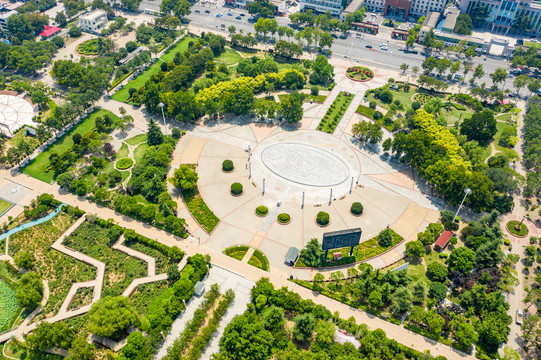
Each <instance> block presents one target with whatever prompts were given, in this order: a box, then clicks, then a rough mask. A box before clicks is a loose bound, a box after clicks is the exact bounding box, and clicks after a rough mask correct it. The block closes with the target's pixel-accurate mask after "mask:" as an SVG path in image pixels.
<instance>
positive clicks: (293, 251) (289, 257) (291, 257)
mask: <svg viewBox="0 0 541 360" xmlns="http://www.w3.org/2000/svg"><path fill="white" fill-rule="evenodd" d="M298 256H299V249H297V248H296V247H294V246H292V247H290V248H289V249H288V250H287V253H286V261H287V262H295V261H296V260H297V257H298Z"/></svg>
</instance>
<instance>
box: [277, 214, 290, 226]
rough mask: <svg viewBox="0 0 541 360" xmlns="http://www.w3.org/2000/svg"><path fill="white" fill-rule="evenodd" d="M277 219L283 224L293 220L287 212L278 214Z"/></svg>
mask: <svg viewBox="0 0 541 360" xmlns="http://www.w3.org/2000/svg"><path fill="white" fill-rule="evenodd" d="M277 219H278V222H279V223H281V224H287V223H288V222H289V221H291V217H290V216H289V214H286V213H281V214H278V218H277Z"/></svg>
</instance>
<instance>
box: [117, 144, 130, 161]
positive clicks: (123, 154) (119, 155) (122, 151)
mask: <svg viewBox="0 0 541 360" xmlns="http://www.w3.org/2000/svg"><path fill="white" fill-rule="evenodd" d="M128 140H129V139H128ZM129 154H130V151H129V150H128V145H126V144H122V145H121V146H120V149H118V151H117V152H116V157H117V158H118V159H120V158H123V157H126V156H128V155H129Z"/></svg>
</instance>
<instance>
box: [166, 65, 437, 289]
mask: <svg viewBox="0 0 541 360" xmlns="http://www.w3.org/2000/svg"><path fill="white" fill-rule="evenodd" d="M335 66H336V65H335ZM346 69H347V63H341V62H339V63H338V64H337V66H336V69H335V72H336V74H337V75H336V76H337V78H338V79H337V80H338V83H337V86H336V87H335V88H334V89H333V90H332V91H331V92H330V94H329V95H328V97H327V99H326V101H325V102H324V104H319V105H316V106H314V105H313V104H305V109H306V110H307V111H306V112H305V116H304V118H303V119H302V121H301V122H300V123H299V124H294V125H289V124H281V125H276V124H272V123H253V122H250V121H243V120H242V119H236V120H235V121H234V122H232V121H230V120H226V121H223V122H220V121H215V120H212V121H207V122H206V123H205V124H201V125H199V126H197V127H194V128H192V129H190V130H189V131H188V134H187V135H186V136H184V137H183V138H182V139H181V141H180V142H179V145H178V146H177V148H176V150H175V155H174V159H173V162H172V168H173V169H175V168H177V167H178V166H179V165H180V164H196V165H197V172H198V175H199V181H198V187H199V191H200V193H201V196H202V197H203V199H204V200H205V202H206V204H207V205H208V206H209V208H210V209H211V210H212V212H214V214H215V215H216V216H217V217H218V218H219V219H220V223H219V224H218V226H217V227H216V228H215V229H214V231H213V232H212V233H211V234H208V233H206V232H205V231H204V230H203V229H202V228H201V227H200V226H199V225H198V224H197V222H196V221H195V220H194V219H193V218H192V216H191V215H190V213H189V212H188V211H187V209H186V208H185V206H184V204H183V203H182V202H181V201H180V204H179V205H180V206H179V216H183V217H185V218H186V219H187V223H188V227H189V230H190V233H191V234H192V236H193V237H194V238H196V239H197V241H198V242H201V244H202V245H206V246H208V247H209V248H212V249H214V250H216V251H223V250H224V249H226V248H228V247H230V246H234V245H249V246H251V247H253V248H257V249H259V250H261V251H263V253H264V254H265V255H266V256H267V258H268V259H269V262H270V267H271V269H270V271H271V272H273V273H275V274H277V275H279V276H284V277H289V276H290V275H293V276H295V277H298V278H307V279H308V278H311V277H312V270H309V269H293V268H291V267H289V266H287V265H286V264H284V259H285V254H286V252H287V250H288V249H289V247H291V246H295V247H297V248H298V249H301V248H303V247H304V246H305V245H306V243H307V242H308V241H310V239H312V238H318V239H319V240H320V241H321V239H322V235H323V233H324V232H328V231H334V230H344V229H348V228H353V227H361V229H362V230H363V234H362V237H361V241H366V240H369V239H370V238H372V237H374V236H375V235H377V234H378V233H379V232H380V231H381V230H382V229H384V228H385V227H387V226H389V227H391V228H392V229H393V230H395V231H396V232H397V233H399V234H400V235H402V236H403V237H404V238H405V239H406V240H409V239H414V238H416V235H417V233H418V232H419V231H423V230H424V228H425V227H426V226H427V225H428V224H429V223H430V222H434V221H437V219H438V215H439V210H440V209H441V206H440V205H439V203H438V202H437V201H436V199H434V198H431V197H429V196H427V195H425V194H423V193H422V192H421V189H420V187H419V186H418V184H417V182H416V180H415V175H414V172H413V171H412V169H411V168H409V167H407V166H405V165H403V164H400V163H398V162H392V161H390V160H389V159H388V158H386V157H384V156H383V150H382V149H381V147H380V146H379V145H376V146H367V145H365V144H363V143H361V142H359V141H358V140H357V139H355V138H354V137H353V136H352V134H351V128H352V126H353V124H355V123H356V122H358V121H361V120H369V119H367V118H363V117H362V115H359V114H357V113H355V110H356V108H357V106H358V104H359V103H361V102H362V101H363V96H364V93H365V91H366V90H368V89H371V88H374V87H378V86H380V85H381V83H382V82H384V81H386V80H385V77H386V74H383V73H380V72H378V71H376V72H375V73H376V77H375V80H373V81H369V82H365V83H359V82H354V81H351V80H349V79H347V78H346V77H345V70H346ZM340 91H348V92H350V93H351V94H352V95H353V96H354V98H353V100H352V103H351V105H350V106H349V107H348V109H347V111H346V113H345V115H344V117H343V118H342V120H341V121H340V123H339V124H338V126H337V129H336V130H335V132H334V133H333V134H327V133H323V132H321V131H318V130H315V129H316V128H317V125H318V124H319V122H320V121H321V118H322V117H323V116H324V114H325V112H326V111H327V109H328V108H329V107H330V105H331V104H332V102H333V100H334V99H335V98H336V96H337V95H338V93H339V92H340ZM388 137H391V134H390V133H388V132H385V133H384V139H386V138H388ZM226 159H230V160H232V161H233V163H234V165H235V170H234V171H233V172H231V173H224V172H223V171H221V164H222V162H223V161H224V160H226ZM234 182H239V183H241V184H242V185H243V188H244V193H243V194H242V196H238V197H234V196H232V195H231V194H230V186H231V184H232V183H234ZM331 190H332V192H331ZM303 192H304V206H303ZM330 200H331V201H330ZM356 201H359V202H361V203H362V204H363V206H364V213H363V215H362V216H360V217H356V216H354V215H352V214H351V213H350V211H349V209H350V207H351V204H352V203H353V202H356ZM259 205H265V206H267V207H268V209H269V213H268V215H267V216H265V217H259V216H257V215H256V214H255V209H256V208H257V207H258V206H259ZM319 211H325V212H327V213H329V215H330V219H331V221H330V224H329V225H328V226H326V227H320V226H318V225H316V223H315V218H316V215H317V213H318V212H319ZM284 212H285V213H287V214H289V215H290V216H291V222H290V223H289V224H287V225H282V224H280V223H278V222H277V221H276V217H277V215H278V214H280V213H284ZM404 251H405V243H402V244H401V245H399V246H398V247H396V248H395V249H393V250H391V251H390V252H388V253H386V254H384V255H382V256H380V257H378V258H376V259H373V260H371V262H370V263H371V264H372V265H373V266H375V267H379V268H381V267H385V266H388V265H390V264H392V263H394V262H396V261H398V260H400V259H401V258H402V257H403V254H404Z"/></svg>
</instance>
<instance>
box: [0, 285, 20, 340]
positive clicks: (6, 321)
mask: <svg viewBox="0 0 541 360" xmlns="http://www.w3.org/2000/svg"><path fill="white" fill-rule="evenodd" d="M18 311H19V306H18V305H17V299H16V298H15V290H14V289H13V288H11V287H10V286H9V285H8V284H7V283H6V282H5V281H4V280H2V279H0V332H2V331H4V330H8V329H9V328H10V327H11V323H12V322H13V319H14V318H15V317H16V316H17V312H18Z"/></svg>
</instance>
